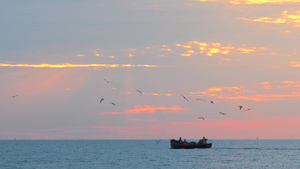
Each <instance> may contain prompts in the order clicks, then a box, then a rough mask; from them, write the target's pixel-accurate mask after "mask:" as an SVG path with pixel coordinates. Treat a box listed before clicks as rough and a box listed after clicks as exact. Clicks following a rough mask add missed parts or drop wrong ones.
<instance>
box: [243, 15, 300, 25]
mask: <svg viewBox="0 0 300 169" xmlns="http://www.w3.org/2000/svg"><path fill="white" fill-rule="evenodd" d="M240 19H241V20H245V21H252V22H262V23H272V24H292V25H293V26H294V27H300V11H296V12H295V14H288V11H284V12H282V14H281V16H280V17H279V18H270V17H260V18H257V19H247V18H240Z"/></svg>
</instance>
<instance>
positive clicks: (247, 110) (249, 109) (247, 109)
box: [244, 108, 253, 111]
mask: <svg viewBox="0 0 300 169" xmlns="http://www.w3.org/2000/svg"><path fill="white" fill-rule="evenodd" d="M249 110H253V109H252V108H249V109H246V110H244V111H249Z"/></svg>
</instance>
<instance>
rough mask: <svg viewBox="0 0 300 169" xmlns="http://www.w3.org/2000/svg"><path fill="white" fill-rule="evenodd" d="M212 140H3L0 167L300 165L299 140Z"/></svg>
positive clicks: (140, 168)
mask: <svg viewBox="0 0 300 169" xmlns="http://www.w3.org/2000/svg"><path fill="white" fill-rule="evenodd" d="M188 141H196V140H188ZM212 142H213V146H212V148H210V149H190V150H185V149H177V150H174V149H170V142H169V140H162V141H160V142H159V143H157V142H156V141H155V140H1V141H0V156H1V157H0V168H1V169H34V168H36V169H47V168H49V169H50V168H51V169H64V168H70V169H78V168H80V169H81V168H84V169H89V168H107V169H111V168H116V169H123V168H130V169H132V168H133V169H142V168H180V169H181V168H197V169H198V168H276V169H277V168H280V169H281V168H286V169H291V168H300V140H213V141H212Z"/></svg>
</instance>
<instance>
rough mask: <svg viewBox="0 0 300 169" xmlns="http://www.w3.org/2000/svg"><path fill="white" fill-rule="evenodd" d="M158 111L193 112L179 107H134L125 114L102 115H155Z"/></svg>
mask: <svg viewBox="0 0 300 169" xmlns="http://www.w3.org/2000/svg"><path fill="white" fill-rule="evenodd" d="M158 110H162V111H163V113H174V112H180V111H191V110H190V109H185V108H181V107H179V106H172V107H156V106H148V105H146V106H142V105H138V106H134V108H133V109H131V110H125V111H124V112H104V113H100V114H143V113H151V114H152V113H155V112H156V111H158Z"/></svg>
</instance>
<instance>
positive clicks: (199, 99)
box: [197, 99, 206, 102]
mask: <svg viewBox="0 0 300 169" xmlns="http://www.w3.org/2000/svg"><path fill="white" fill-rule="evenodd" d="M197 100H200V101H203V102H206V101H205V100H203V99H197Z"/></svg>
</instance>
